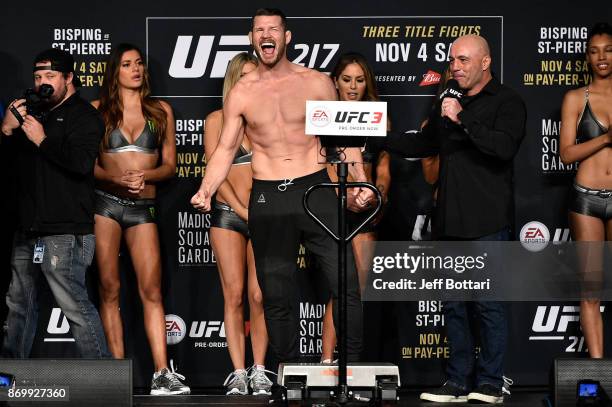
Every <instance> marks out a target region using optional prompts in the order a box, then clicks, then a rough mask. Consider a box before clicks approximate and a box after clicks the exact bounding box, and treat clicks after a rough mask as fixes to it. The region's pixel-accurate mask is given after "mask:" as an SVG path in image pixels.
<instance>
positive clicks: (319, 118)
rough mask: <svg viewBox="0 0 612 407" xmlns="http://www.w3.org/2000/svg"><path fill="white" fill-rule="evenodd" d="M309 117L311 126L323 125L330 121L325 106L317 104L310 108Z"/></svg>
mask: <svg viewBox="0 0 612 407" xmlns="http://www.w3.org/2000/svg"><path fill="white" fill-rule="evenodd" d="M309 119H310V123H312V125H313V126H317V127H325V126H327V125H328V124H329V122H331V113H330V112H329V110H327V109H326V108H324V107H321V106H318V107H315V108H314V109H312V111H311V112H310V117H309Z"/></svg>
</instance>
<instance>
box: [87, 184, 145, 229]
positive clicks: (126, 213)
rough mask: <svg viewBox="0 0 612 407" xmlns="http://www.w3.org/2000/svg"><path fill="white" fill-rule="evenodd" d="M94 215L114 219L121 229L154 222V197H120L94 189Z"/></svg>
mask: <svg viewBox="0 0 612 407" xmlns="http://www.w3.org/2000/svg"><path fill="white" fill-rule="evenodd" d="M95 192H96V209H95V213H96V215H100V216H104V217H106V218H110V219H113V220H115V221H116V222H117V223H118V224H119V225H120V226H121V228H122V229H127V228H130V227H132V226H136V225H141V224H143V223H155V200H154V199H127V198H120V197H118V196H115V195H113V194H109V193H108V192H104V191H100V190H98V189H96V191H95Z"/></svg>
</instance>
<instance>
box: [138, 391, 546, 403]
mask: <svg viewBox="0 0 612 407" xmlns="http://www.w3.org/2000/svg"><path fill="white" fill-rule="evenodd" d="M217 393H218V392H217ZM547 394H548V393H547V391H546V389H542V388H538V389H533V388H526V389H512V395H511V396H509V397H506V399H505V401H504V404H503V405H504V406H506V407H550V406H549V405H548V404H547V403H546V402H545V398H546V397H547ZM283 405H286V404H285V403H283V402H282V401H280V400H275V399H271V398H270V397H261V396H224V395H221V394H204V392H202V394H192V395H190V396H171V397H158V396H148V395H135V396H134V406H138V407H147V406H155V407H162V406H167V407H170V406H172V407H181V406H283ZM289 405H290V406H300V407H304V406H307V407H323V406H336V405H337V404H335V403H332V402H329V401H327V402H326V401H324V400H308V401H303V402H301V403H297V402H296V403H292V404H289ZM369 405H374V404H372V403H365V402H356V401H353V402H351V403H349V404H347V406H369ZM382 405H384V406H398V407H406V406H411V407H412V406H415V407H436V406H447V405H449V404H447V403H430V402H421V401H420V400H419V393H418V392H416V391H400V394H399V400H398V401H397V402H396V403H385V404H382ZM450 405H452V406H457V407H459V406H467V405H469V406H471V405H472V404H468V403H452V404H450Z"/></svg>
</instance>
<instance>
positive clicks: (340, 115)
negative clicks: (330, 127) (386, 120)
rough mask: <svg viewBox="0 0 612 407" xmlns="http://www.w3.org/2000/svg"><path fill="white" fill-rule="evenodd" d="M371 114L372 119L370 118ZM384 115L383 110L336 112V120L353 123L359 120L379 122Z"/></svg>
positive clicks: (361, 121)
mask: <svg viewBox="0 0 612 407" xmlns="http://www.w3.org/2000/svg"><path fill="white" fill-rule="evenodd" d="M370 115H371V116H372V119H371V120H368V119H369V116H370ZM382 117H383V114H382V112H336V118H335V122H336V123H352V122H354V121H357V123H364V124H365V123H370V124H378V123H380V120H381V119H382Z"/></svg>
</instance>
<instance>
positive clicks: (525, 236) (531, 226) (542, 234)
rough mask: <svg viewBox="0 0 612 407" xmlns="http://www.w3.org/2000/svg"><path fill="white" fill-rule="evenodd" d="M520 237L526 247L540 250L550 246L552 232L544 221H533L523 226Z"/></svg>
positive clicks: (532, 250)
mask: <svg viewBox="0 0 612 407" xmlns="http://www.w3.org/2000/svg"><path fill="white" fill-rule="evenodd" d="M519 239H520V241H521V244H522V245H523V247H524V248H525V249H527V250H529V251H530V252H539V251H540V250H544V248H545V247H546V246H548V242H549V241H550V232H549V231H548V228H547V227H546V225H545V224H543V223H542V222H537V221H531V222H529V223H527V224H525V226H523V228H522V229H521V233H520V235H519Z"/></svg>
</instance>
